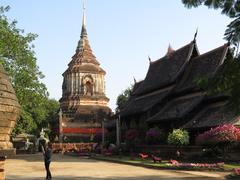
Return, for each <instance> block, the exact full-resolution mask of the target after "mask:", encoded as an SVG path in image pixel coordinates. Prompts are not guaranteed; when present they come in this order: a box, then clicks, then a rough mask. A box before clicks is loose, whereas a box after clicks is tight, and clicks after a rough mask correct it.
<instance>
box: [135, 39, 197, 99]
mask: <svg viewBox="0 0 240 180" xmlns="http://www.w3.org/2000/svg"><path fill="white" fill-rule="evenodd" d="M193 52H194V54H193ZM198 55H199V54H198V49H197V46H196V43H195V41H192V42H190V43H189V44H187V45H186V46H183V47H182V48H180V49H178V50H176V51H174V52H173V51H172V52H171V56H164V57H162V58H160V59H158V60H156V61H154V62H151V63H150V66H149V69H148V72H147V74H146V77H145V79H144V82H143V83H142V84H141V86H140V87H139V88H138V89H137V90H136V92H135V93H136V94H144V93H148V92H151V91H153V90H156V89H158V88H161V87H163V86H166V85H170V84H171V83H174V81H175V80H176V79H177V78H178V76H179V75H180V74H181V73H182V72H183V70H184V68H185V66H186V64H187V63H188V61H189V60H190V59H191V58H193V57H195V56H198Z"/></svg>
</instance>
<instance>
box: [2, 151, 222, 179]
mask: <svg viewBox="0 0 240 180" xmlns="http://www.w3.org/2000/svg"><path fill="white" fill-rule="evenodd" d="M50 169H51V172H52V175H53V178H52V179H53V180H58V179H59V180H68V179H69V180H77V179H79V180H105V179H106V180H120V179H123V180H159V179H167V180H170V179H174V180H181V179H184V180H188V179H194V180H202V179H204V180H208V179H209V180H210V179H224V175H226V174H225V173H219V172H218V173H216V172H196V171H175V170H154V169H147V168H143V167H135V166H129V165H122V164H116V163H109V162H103V161H98V160H94V159H89V158H84V157H73V156H68V155H61V154H54V155H53V161H52V163H51V166H50ZM5 172H6V173H5V174H6V180H43V179H45V169H44V163H43V157H42V154H33V155H17V156H15V157H13V158H12V159H7V161H6V163H5Z"/></svg>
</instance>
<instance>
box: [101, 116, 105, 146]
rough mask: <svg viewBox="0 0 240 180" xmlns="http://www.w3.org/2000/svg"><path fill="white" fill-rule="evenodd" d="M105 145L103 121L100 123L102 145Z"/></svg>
mask: <svg viewBox="0 0 240 180" xmlns="http://www.w3.org/2000/svg"><path fill="white" fill-rule="evenodd" d="M104 144H105V124H104V120H103V121H102V145H104Z"/></svg>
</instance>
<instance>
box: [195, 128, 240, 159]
mask: <svg viewBox="0 0 240 180" xmlns="http://www.w3.org/2000/svg"><path fill="white" fill-rule="evenodd" d="M236 142H240V129H239V128H236V127H235V126H233V125H231V124H224V125H221V126H218V127H216V128H213V129H211V130H209V131H206V132H204V133H203V134H200V135H199V136H197V138H196V143H197V144H199V145H205V146H209V147H210V149H212V150H214V148H216V147H218V148H219V150H221V151H222V155H223V158H224V159H225V158H226V153H227V151H228V149H229V147H230V146H232V145H234V144H235V143H236Z"/></svg>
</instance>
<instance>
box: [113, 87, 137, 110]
mask: <svg viewBox="0 0 240 180" xmlns="http://www.w3.org/2000/svg"><path fill="white" fill-rule="evenodd" d="M132 89H133V86H132V85H131V86H130V87H128V88H127V89H125V90H124V91H123V92H122V93H121V94H119V95H118V97H117V103H116V105H117V108H116V111H120V110H122V109H123V108H124V105H125V103H126V102H127V101H128V99H129V97H130V95H131V93H132Z"/></svg>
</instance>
